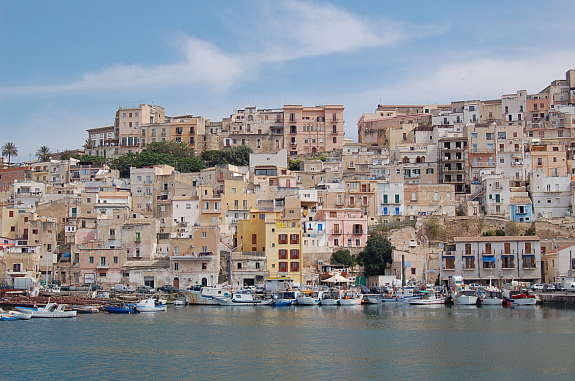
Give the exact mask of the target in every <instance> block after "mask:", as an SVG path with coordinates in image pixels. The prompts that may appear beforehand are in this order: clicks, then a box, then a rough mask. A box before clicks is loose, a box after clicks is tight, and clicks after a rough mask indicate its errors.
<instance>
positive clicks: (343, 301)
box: [339, 298, 361, 306]
mask: <svg viewBox="0 0 575 381" xmlns="http://www.w3.org/2000/svg"><path fill="white" fill-rule="evenodd" d="M360 304H361V299H359V298H358V299H340V301H339V305H340V306H357V305H360Z"/></svg>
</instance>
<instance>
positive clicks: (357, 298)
mask: <svg viewBox="0 0 575 381" xmlns="http://www.w3.org/2000/svg"><path fill="white" fill-rule="evenodd" d="M362 301H363V295H362V294H360V293H357V292H355V291H345V292H344V293H343V296H342V298H341V299H340V300H339V305H340V306H357V305H359V304H361V302H362Z"/></svg>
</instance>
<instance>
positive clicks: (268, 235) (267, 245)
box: [236, 210, 303, 284]
mask: <svg viewBox="0 0 575 381" xmlns="http://www.w3.org/2000/svg"><path fill="white" fill-rule="evenodd" d="M301 237H302V231H301V222H300V219H299V217H297V218H285V217H283V216H282V213H281V212H276V211H259V210H252V211H251V212H250V218H249V219H247V220H243V221H238V227H237V233H236V246H237V250H238V251H242V252H263V253H264V254H265V257H266V272H267V275H268V276H269V277H274V278H278V277H283V278H289V279H292V280H293V281H295V282H299V283H300V284H301V283H303V277H302V268H303V258H302V242H301Z"/></svg>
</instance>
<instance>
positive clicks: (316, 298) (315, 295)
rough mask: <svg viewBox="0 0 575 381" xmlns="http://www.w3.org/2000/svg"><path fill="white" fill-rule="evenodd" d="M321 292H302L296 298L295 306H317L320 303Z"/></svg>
mask: <svg viewBox="0 0 575 381" xmlns="http://www.w3.org/2000/svg"><path fill="white" fill-rule="evenodd" d="M323 294H324V292H323V291H308V292H302V293H301V294H300V295H299V296H298V297H297V298H296V301H297V304H298V305H300V306H317V305H318V304H320V302H321V297H322V295H323Z"/></svg>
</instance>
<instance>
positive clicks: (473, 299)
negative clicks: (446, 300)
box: [453, 295, 477, 306]
mask: <svg viewBox="0 0 575 381" xmlns="http://www.w3.org/2000/svg"><path fill="white" fill-rule="evenodd" d="M453 304H456V305H460V306H475V305H477V296H470V295H462V296H456V297H455V298H453Z"/></svg>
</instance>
